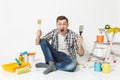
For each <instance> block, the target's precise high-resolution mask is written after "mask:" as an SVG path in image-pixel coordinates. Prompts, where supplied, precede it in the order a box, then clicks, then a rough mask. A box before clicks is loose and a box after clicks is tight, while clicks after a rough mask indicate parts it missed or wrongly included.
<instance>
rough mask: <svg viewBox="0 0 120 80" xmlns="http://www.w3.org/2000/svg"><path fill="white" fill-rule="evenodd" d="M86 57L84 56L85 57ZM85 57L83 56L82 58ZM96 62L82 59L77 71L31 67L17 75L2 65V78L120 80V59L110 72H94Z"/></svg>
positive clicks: (13, 79)
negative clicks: (49, 71) (49, 70)
mask: <svg viewBox="0 0 120 80" xmlns="http://www.w3.org/2000/svg"><path fill="white" fill-rule="evenodd" d="M85 58H86V57H84V59H85ZM82 59H83V58H82ZM3 63H4V59H2V60H1V61H0V65H2V64H3ZM83 65H84V66H85V67H84V66H83ZM93 65H94V62H93V61H91V62H86V60H81V61H80V65H79V67H78V69H77V71H76V72H64V71H59V70H57V71H55V72H51V73H49V74H47V75H44V74H43V71H44V70H45V68H35V67H34V66H33V67H32V69H31V72H28V73H24V74H20V75H17V74H16V73H10V72H6V71H4V70H3V68H2V67H0V80H120V59H119V58H117V63H112V64H111V71H110V73H108V74H105V73H102V72H94V67H93Z"/></svg>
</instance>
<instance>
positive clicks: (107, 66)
mask: <svg viewBox="0 0 120 80" xmlns="http://www.w3.org/2000/svg"><path fill="white" fill-rule="evenodd" d="M102 72H103V73H110V63H109V62H104V63H102Z"/></svg>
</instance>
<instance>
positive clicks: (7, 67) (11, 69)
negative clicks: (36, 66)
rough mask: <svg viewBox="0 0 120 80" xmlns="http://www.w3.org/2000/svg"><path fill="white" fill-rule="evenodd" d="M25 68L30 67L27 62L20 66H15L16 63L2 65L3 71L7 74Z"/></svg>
mask: <svg viewBox="0 0 120 80" xmlns="http://www.w3.org/2000/svg"><path fill="white" fill-rule="evenodd" d="M25 66H28V67H31V65H30V63H29V62H22V65H20V66H19V65H18V64H17V62H13V63H8V64H3V65H2V67H3V69H4V70H5V71H8V72H15V71H16V69H19V68H23V67H25Z"/></svg>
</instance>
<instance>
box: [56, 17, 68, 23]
mask: <svg viewBox="0 0 120 80" xmlns="http://www.w3.org/2000/svg"><path fill="white" fill-rule="evenodd" d="M64 19H65V20H66V21H67V23H68V18H67V17H65V16H58V17H57V19H56V22H58V21H59V20H64Z"/></svg>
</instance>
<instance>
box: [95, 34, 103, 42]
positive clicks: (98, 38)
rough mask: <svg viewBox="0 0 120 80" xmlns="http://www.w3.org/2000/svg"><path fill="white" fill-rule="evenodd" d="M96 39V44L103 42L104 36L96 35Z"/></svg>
mask: <svg viewBox="0 0 120 80" xmlns="http://www.w3.org/2000/svg"><path fill="white" fill-rule="evenodd" d="M96 38H97V40H96V42H104V35H97V36H96Z"/></svg>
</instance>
